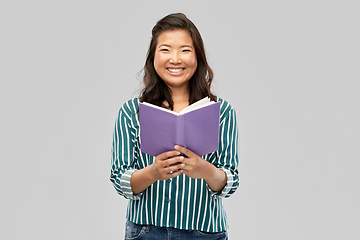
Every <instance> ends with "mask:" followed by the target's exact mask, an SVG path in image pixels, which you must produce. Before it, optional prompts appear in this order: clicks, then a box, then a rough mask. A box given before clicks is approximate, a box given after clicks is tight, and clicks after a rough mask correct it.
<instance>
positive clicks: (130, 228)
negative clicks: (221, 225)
mask: <svg viewBox="0 0 360 240" xmlns="http://www.w3.org/2000/svg"><path fill="white" fill-rule="evenodd" d="M135 239H142V240H147V239H149V240H182V239H186V240H192V239H197V240H205V239H207V240H209V239H213V240H215V239H216V240H227V239H228V237H227V232H226V231H224V232H216V233H210V232H202V231H198V230H182V229H177V228H169V227H156V226H152V225H138V224H135V223H133V222H130V221H127V222H126V228H125V240H135Z"/></svg>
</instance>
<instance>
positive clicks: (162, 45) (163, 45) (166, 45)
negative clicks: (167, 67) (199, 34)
mask: <svg viewBox="0 0 360 240" xmlns="http://www.w3.org/2000/svg"><path fill="white" fill-rule="evenodd" d="M160 47H169V48H171V46H170V45H168V44H160V45H159V47H158V48H160ZM185 47H189V48H193V46H191V45H182V46H181V47H180V48H185Z"/></svg>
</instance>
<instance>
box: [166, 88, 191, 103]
mask: <svg viewBox="0 0 360 240" xmlns="http://www.w3.org/2000/svg"><path fill="white" fill-rule="evenodd" d="M170 89H171V98H172V100H173V102H174V104H176V103H177V102H184V101H186V102H188V101H189V97H190V96H189V90H188V87H187V86H184V87H180V88H174V87H170Z"/></svg>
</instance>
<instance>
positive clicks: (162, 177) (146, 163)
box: [110, 13, 239, 239]
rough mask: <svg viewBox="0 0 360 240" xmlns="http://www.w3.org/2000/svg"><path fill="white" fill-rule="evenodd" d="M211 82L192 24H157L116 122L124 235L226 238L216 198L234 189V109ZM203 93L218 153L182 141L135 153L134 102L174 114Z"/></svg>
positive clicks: (181, 19) (178, 19) (180, 18)
mask: <svg viewBox="0 0 360 240" xmlns="http://www.w3.org/2000/svg"><path fill="white" fill-rule="evenodd" d="M212 79H213V73H212V71H211V69H210V67H209V65H208V63H207V60H206V56H205V50H204V46H203V41H202V38H201V35H200V33H199V31H198V30H197V28H196V27H195V25H194V24H193V23H192V22H191V21H190V20H189V19H188V18H187V17H186V16H185V15H184V14H181V13H178V14H170V15H168V16H166V17H164V18H163V19H161V20H160V21H158V22H157V24H156V25H155V26H154V28H153V30H152V39H151V42H150V47H149V50H148V54H147V58H146V62H145V66H144V84H145V87H144V89H143V91H142V93H141V96H140V98H134V99H132V100H130V101H128V102H126V103H125V104H124V105H123V106H122V107H121V109H120V111H119V115H118V118H117V120H116V123H115V130H114V138H113V145H112V169H111V176H110V180H111V181H112V182H113V184H114V187H115V189H116V191H117V192H118V193H119V194H120V195H122V196H124V197H125V198H128V199H130V200H129V204H128V208H127V214H126V218H127V223H126V233H125V239H171V236H177V237H178V238H179V239H183V238H188V239H209V238H210V239H227V232H226V229H227V219H226V214H225V211H224V208H223V205H222V198H224V197H229V196H231V195H232V194H233V193H234V192H235V190H236V189H237V187H238V186H239V176H238V170H237V165H238V151H237V148H238V131H237V123H236V115H235V110H234V109H233V108H232V107H231V106H230V104H229V103H227V102H226V101H225V100H223V99H221V98H217V97H215V96H214V95H213V94H212V93H211V90H210V89H211V82H212ZM204 97H209V98H210V99H212V100H214V101H220V102H221V109H220V139H219V150H218V151H216V152H213V153H211V154H207V155H205V156H201V157H200V156H198V155H196V154H195V153H193V152H191V151H190V150H188V149H186V148H184V147H181V146H174V150H173V151H169V152H164V153H162V154H160V155H158V156H156V157H153V156H150V155H147V154H145V153H142V152H141V151H140V137H139V133H140V126H139V120H138V114H137V113H138V106H139V101H141V102H149V103H152V104H155V105H158V106H162V107H164V108H168V109H170V110H172V111H175V112H180V111H181V110H182V109H184V108H185V107H187V106H189V104H192V103H194V102H196V101H198V100H200V99H202V98H204ZM184 156H185V157H184ZM168 237H169V238H168Z"/></svg>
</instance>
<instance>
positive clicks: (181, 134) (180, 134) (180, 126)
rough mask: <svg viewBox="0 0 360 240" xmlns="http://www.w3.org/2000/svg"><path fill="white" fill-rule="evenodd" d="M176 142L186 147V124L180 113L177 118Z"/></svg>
mask: <svg viewBox="0 0 360 240" xmlns="http://www.w3.org/2000/svg"><path fill="white" fill-rule="evenodd" d="M176 144H177V145H180V146H183V147H186V142H185V124H184V116H183V115H180V116H178V117H177V118H176Z"/></svg>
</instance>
